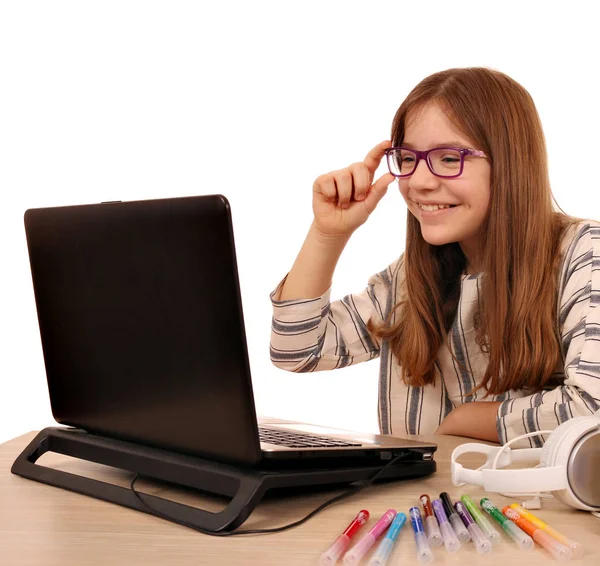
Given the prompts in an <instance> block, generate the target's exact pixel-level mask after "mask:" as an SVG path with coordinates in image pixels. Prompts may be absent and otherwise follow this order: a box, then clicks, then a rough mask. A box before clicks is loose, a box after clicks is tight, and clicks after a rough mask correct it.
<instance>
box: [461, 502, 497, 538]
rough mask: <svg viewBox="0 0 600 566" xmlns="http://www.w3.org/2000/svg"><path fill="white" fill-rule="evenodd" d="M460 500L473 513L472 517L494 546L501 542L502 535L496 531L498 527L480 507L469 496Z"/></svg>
mask: <svg viewBox="0 0 600 566" xmlns="http://www.w3.org/2000/svg"><path fill="white" fill-rule="evenodd" d="M460 500H461V501H462V502H463V503H464V504H465V505H466V507H467V509H468V511H469V513H471V516H472V517H473V519H475V522H476V523H477V524H478V525H479V527H480V528H481V530H482V531H483V532H484V533H485V534H486V535H487V537H488V538H489V539H490V542H491V543H492V546H496V545H497V544H498V543H499V542H500V540H501V537H500V533H499V532H498V531H497V530H496V527H494V525H492V523H490V521H489V520H488V518H487V517H486V516H485V515H484V514H483V513H482V512H481V511H480V510H479V507H477V505H475V502H474V501H473V500H472V499H471V497H470V496H469V495H463V496H462V497H461V498H460Z"/></svg>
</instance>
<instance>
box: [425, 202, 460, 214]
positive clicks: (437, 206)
mask: <svg viewBox="0 0 600 566" xmlns="http://www.w3.org/2000/svg"><path fill="white" fill-rule="evenodd" d="M416 205H417V206H418V207H419V208H420V209H421V210H424V211H426V212H435V211H436V210H446V209H448V208H455V207H457V206H458V205H457V204H420V203H418V202H417V203H416Z"/></svg>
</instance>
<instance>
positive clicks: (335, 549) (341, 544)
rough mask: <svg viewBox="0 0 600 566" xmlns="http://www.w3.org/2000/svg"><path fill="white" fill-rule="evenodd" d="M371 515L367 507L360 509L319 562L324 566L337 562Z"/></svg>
mask: <svg viewBox="0 0 600 566" xmlns="http://www.w3.org/2000/svg"><path fill="white" fill-rule="evenodd" d="M369 516H370V515H369V512H368V511H367V510H366V509H363V510H362V511H360V512H359V513H358V515H356V517H355V518H354V520H353V521H352V522H351V523H350V524H349V525H348V526H347V527H346V530H345V531H344V532H343V533H342V534H341V535H340V536H339V537H338V538H337V539H336V541H335V542H334V543H333V544H332V545H331V546H330V547H329V548H328V549H327V550H326V551H325V552H324V553H323V554H321V558H320V559H319V564H321V565H322V566H327V565H329V564H335V563H336V562H337V561H338V558H339V557H340V556H341V555H342V554H343V553H344V551H345V550H346V549H347V548H348V545H349V544H350V539H351V538H352V537H353V536H354V535H355V534H356V533H357V532H358V529H360V528H361V527H362V526H363V525H364V524H365V523H366V522H367V521H368V520H369Z"/></svg>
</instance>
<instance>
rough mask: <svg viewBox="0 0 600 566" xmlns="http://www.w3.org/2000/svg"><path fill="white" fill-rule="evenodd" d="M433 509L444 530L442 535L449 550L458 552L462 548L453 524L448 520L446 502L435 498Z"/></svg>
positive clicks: (441, 528)
mask: <svg viewBox="0 0 600 566" xmlns="http://www.w3.org/2000/svg"><path fill="white" fill-rule="evenodd" d="M432 505H433V511H434V512H435V516H436V517H437V520H438V523H439V524H440V530H441V531H442V537H443V538H444V546H445V547H446V550H447V551H448V552H456V551H457V550H459V549H460V542H459V540H458V538H457V536H456V533H455V532H454V529H453V528H452V525H451V524H450V523H449V522H448V517H447V516H446V511H445V510H444V504H443V503H442V500H441V499H434V500H433V503H432Z"/></svg>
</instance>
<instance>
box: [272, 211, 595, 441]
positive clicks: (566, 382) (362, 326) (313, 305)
mask: <svg viewBox="0 0 600 566" xmlns="http://www.w3.org/2000/svg"><path fill="white" fill-rule="evenodd" d="M560 253H561V254H562V255H563V257H562V264H561V269H560V273H559V278H560V279H559V300H558V309H557V310H558V312H557V324H558V325H559V328H560V335H561V337H562V348H561V350H562V361H561V362H560V363H559V365H558V366H557V368H556V370H555V373H554V375H553V379H552V381H553V383H554V384H555V385H557V384H558V386H555V387H553V388H548V389H545V390H543V391H541V392H533V391H532V390H526V389H521V390H511V391H507V392H506V393H502V394H500V395H490V396H489V397H487V398H485V400H486V401H501V404H500V406H499V408H498V413H497V420H496V425H497V430H498V436H499V438H500V442H501V443H505V442H507V441H508V440H511V439H513V438H515V437H517V436H520V435H522V434H525V433H527V432H534V431H538V430H553V429H554V428H556V427H557V426H558V425H559V424H560V423H562V422H564V421H566V420H568V419H570V418H572V417H575V416H582V415H590V414H592V413H593V412H594V411H596V410H597V409H598V408H600V308H597V307H598V305H599V303H600V222H596V221H594V220H585V221H581V222H579V223H578V224H576V225H574V226H573V227H571V228H569V229H568V230H567V232H566V234H565V237H564V239H563V245H562V247H561V250H560ZM403 278H404V268H403V262H402V257H400V258H399V259H398V260H396V261H395V262H394V263H392V264H391V265H390V266H389V267H388V268H387V269H385V270H384V271H382V272H381V273H378V274H376V275H374V276H373V277H371V278H370V279H369V282H368V285H367V287H366V289H365V290H364V291H362V292H360V293H357V294H353V295H348V296H346V297H344V298H343V299H341V300H337V301H333V302H330V292H331V289H329V290H328V291H326V292H325V294H323V295H322V296H321V297H315V298H314V299H298V300H286V301H279V300H277V297H278V296H279V290H280V288H281V286H282V284H283V281H282V282H281V283H280V284H279V285H278V287H277V288H276V289H275V291H273V293H272V294H271V301H272V304H273V319H272V329H271V360H272V361H273V363H274V364H275V365H276V366H278V367H280V368H282V369H285V370H289V371H293V372H312V371H321V370H333V369H337V368H342V367H346V366H349V365H351V364H357V363H360V362H364V361H367V360H371V359H373V358H379V359H380V371H379V384H378V417H379V428H380V431H381V433H382V434H396V435H399V436H401V435H403V434H430V433H433V432H435V430H436V429H437V427H438V426H439V425H440V423H441V422H442V421H443V420H444V418H445V417H446V416H447V415H448V413H450V411H452V410H453V409H454V408H456V407H458V406H459V405H461V404H462V403H469V402H473V401H477V400H482V399H483V397H484V395H485V392H484V391H481V390H479V391H477V392H476V393H472V391H473V389H474V388H475V387H476V386H477V385H478V384H479V383H480V382H481V379H482V378H483V376H484V374H485V370H486V367H487V363H488V358H487V355H486V354H485V353H484V352H483V351H482V350H481V348H480V347H479V346H478V345H477V343H476V341H475V335H476V331H475V322H474V321H475V317H476V314H477V311H478V306H479V294H480V287H481V274H475V275H465V274H463V275H462V276H461V294H460V300H459V303H458V309H457V313H456V317H455V320H454V322H453V325H452V328H451V330H450V336H449V344H450V348H451V349H452V352H453V353H454V355H455V357H456V358H457V359H458V360H459V361H460V362H461V364H462V366H463V367H462V368H461V366H460V365H458V364H457V363H456V362H455V360H454V359H453V357H452V354H451V352H450V348H448V347H447V346H446V345H443V346H442V347H441V348H440V351H439V353H438V356H437V359H436V362H435V367H436V372H435V383H434V384H432V385H426V386H422V387H412V386H409V385H406V384H404V382H403V380H402V368H401V366H400V365H399V364H398V361H397V359H396V358H395V357H394V356H393V355H392V352H391V350H390V348H389V345H388V343H387V341H386V340H383V341H381V340H380V339H378V338H375V337H373V336H372V335H371V334H370V333H369V331H368V330H367V326H366V323H367V321H368V320H369V319H373V321H374V322H375V323H380V322H382V321H383V320H385V318H386V317H387V314H388V313H389V312H390V310H391V309H392V307H393V306H394V305H395V304H397V303H398V301H399V290H400V289H401V287H402V281H403ZM284 281H285V279H284ZM396 312H397V311H396ZM465 367H466V368H468V370H469V371H465V370H464V369H463V368H465ZM544 440H545V438H544V437H543V436H541V437H540V436H534V437H531V438H529V439H527V440H522V441H520V442H519V443H516V444H517V446H519V445H520V446H541V445H542V444H543V441H544Z"/></svg>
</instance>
